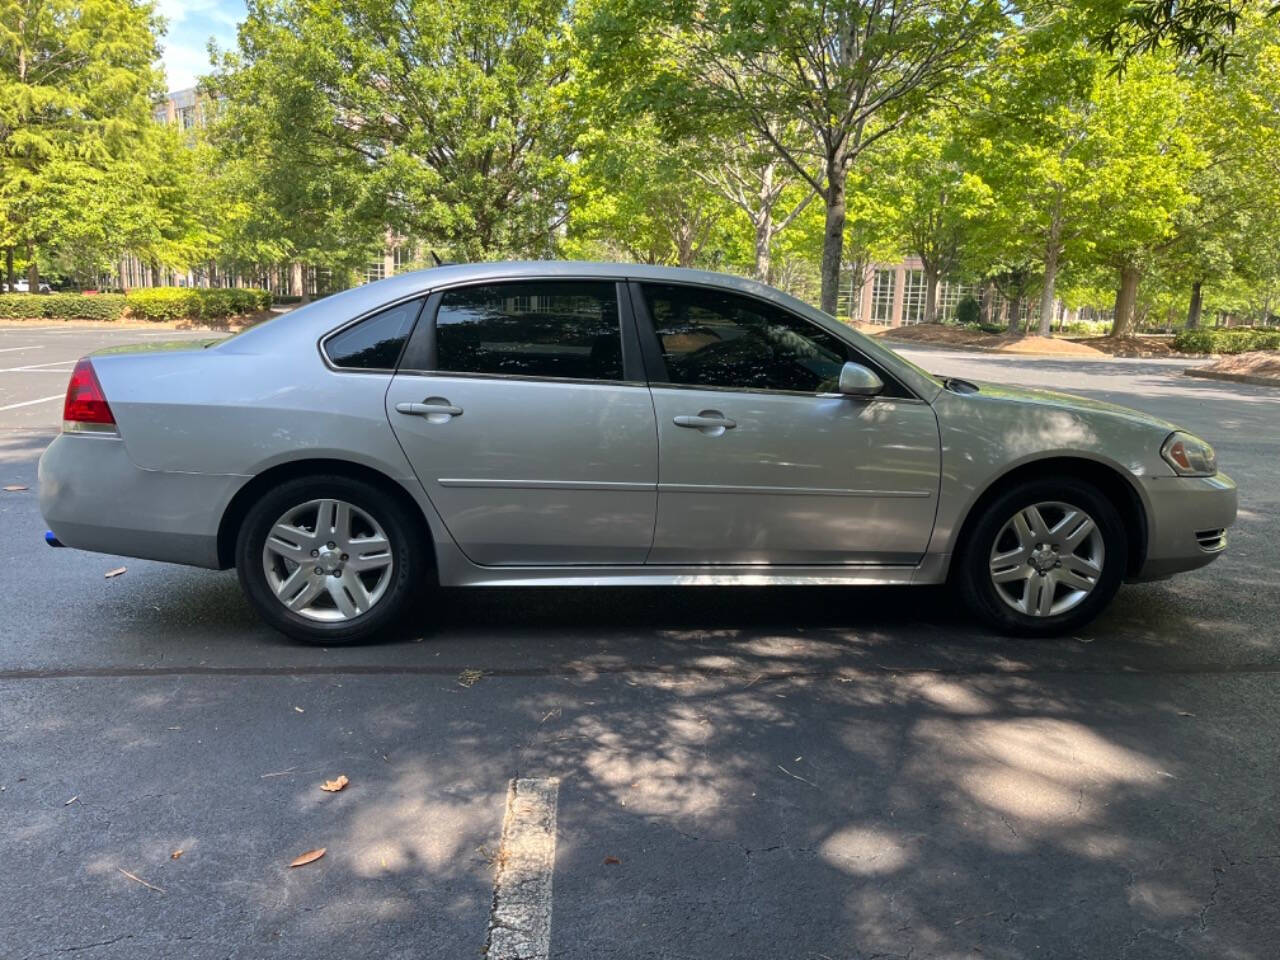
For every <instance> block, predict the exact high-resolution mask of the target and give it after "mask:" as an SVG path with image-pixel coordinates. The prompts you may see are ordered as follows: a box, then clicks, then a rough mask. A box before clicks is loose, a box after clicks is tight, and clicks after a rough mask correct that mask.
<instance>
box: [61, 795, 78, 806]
mask: <svg viewBox="0 0 1280 960" xmlns="http://www.w3.org/2000/svg"><path fill="white" fill-rule="evenodd" d="M79 799H80V794H78V793H77V794H76V795H75V796H74V797H72V798H71V799H70V800H68V801H67V802H66V803H64V804H63V806H64V807H69V806H71V805H72V804H73V803H75V802H76V801H77V800H79Z"/></svg>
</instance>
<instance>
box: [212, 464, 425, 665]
mask: <svg viewBox="0 0 1280 960" xmlns="http://www.w3.org/2000/svg"><path fill="white" fill-rule="evenodd" d="M425 556H426V550H425V547H424V545H423V543H422V537H421V535H420V533H419V528H418V527H417V525H415V523H414V522H413V518H412V516H411V515H410V514H409V512H408V511H407V510H406V508H405V507H404V506H403V505H402V504H401V503H400V502H399V501H398V500H397V499H396V498H395V497H392V496H388V495H387V493H386V492H385V491H383V490H380V489H379V488H378V487H376V486H373V485H372V484H369V483H365V482H363V481H361V480H356V479H353V478H350V477H343V476H318V477H302V478H298V479H294V480H289V481H286V482H285V483H283V484H281V485H280V486H278V487H275V488H273V489H271V490H270V491H268V492H267V493H266V494H265V495H264V496H263V497H262V498H261V499H260V500H258V502H257V503H255V504H254V505H253V506H252V507H251V508H250V509H249V512H248V513H247V515H246V516H245V519H244V522H243V524H241V527H240V532H239V536H238V538H237V540H236V572H237V573H238V574H239V577H240V584H241V586H242V587H243V588H244V591H245V593H246V595H247V596H248V597H249V600H250V601H251V602H252V603H253V605H254V607H256V608H257V610H258V612H259V613H260V614H261V615H262V618H263V619H264V620H266V621H267V622H268V623H269V624H271V625H272V626H273V627H275V628H276V629H277V630H280V631H281V632H282V633H285V634H288V635H289V636H291V637H294V638H295V639H298V640H302V641H305V642H307V643H317V644H339V643H356V642H359V641H362V640H369V639H373V638H374V637H375V636H377V635H378V634H379V633H380V632H382V631H384V630H386V629H387V628H388V627H390V626H391V625H392V624H393V623H394V622H395V621H396V620H397V619H398V618H399V617H400V616H401V615H402V614H403V613H404V611H405V609H406V608H407V606H408V604H409V603H410V601H411V600H412V598H413V596H414V594H415V591H416V588H417V587H419V586H421V584H422V583H423V582H424V580H425V578H426V573H427V571H426V563H425V559H424V558H425Z"/></svg>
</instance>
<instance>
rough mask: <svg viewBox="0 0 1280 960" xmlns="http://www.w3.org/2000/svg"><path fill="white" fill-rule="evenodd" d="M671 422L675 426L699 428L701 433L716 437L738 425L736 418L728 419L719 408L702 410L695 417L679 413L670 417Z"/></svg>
mask: <svg viewBox="0 0 1280 960" xmlns="http://www.w3.org/2000/svg"><path fill="white" fill-rule="evenodd" d="M671 422H672V423H674V424H675V425H676V426H677V427H688V428H690V429H692V430H700V431H701V432H702V433H705V434H707V435H708V436H712V437H718V436H720V434H722V433H724V432H725V431H726V430H732V429H733V428H734V427H736V426H737V425H738V422H737V421H736V420H730V419H729V418H728V417H726V416H725V415H724V414H723V413H721V412H720V411H719V410H703V411H702V412H701V413H699V414H698V415H697V416H696V417H695V416H690V415H688V414H681V415H680V416H678V417H672V418H671Z"/></svg>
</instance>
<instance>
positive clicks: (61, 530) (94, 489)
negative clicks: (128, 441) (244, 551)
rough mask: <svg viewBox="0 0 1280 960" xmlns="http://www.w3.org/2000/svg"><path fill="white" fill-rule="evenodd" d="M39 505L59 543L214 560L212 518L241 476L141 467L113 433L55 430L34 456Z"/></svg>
mask: <svg viewBox="0 0 1280 960" xmlns="http://www.w3.org/2000/svg"><path fill="white" fill-rule="evenodd" d="M38 476H39V489H40V512H41V513H42V514H44V519H45V523H47V524H48V525H49V529H50V530H52V531H53V534H54V536H55V537H57V539H58V540H59V541H61V542H62V544H63V545H65V546H68V547H76V548H78V549H81V550H94V551H97V552H99V553H113V554H120V555H122V556H127V557H142V558H145V559H148V560H165V561H168V562H170V563H186V564H192V565H195V566H199V567H212V568H215V569H216V568H217V567H218V524H219V523H220V521H221V518H222V511H223V509H224V507H225V506H226V504H227V503H228V502H229V501H230V499H231V497H232V495H233V494H234V493H235V491H236V490H237V489H238V488H239V486H240V485H241V484H242V483H244V482H245V479H246V478H244V477H235V476H214V475H209V474H200V473H174V472H169V471H162V470H143V469H141V468H140V467H138V466H137V465H136V464H135V463H134V462H133V461H132V460H130V459H129V454H128V452H127V450H126V449H125V444H124V441H122V440H121V439H120V438H119V437H116V436H96V435H93V434H66V433H64V434H60V435H59V436H58V437H57V438H56V439H55V440H54V441H53V443H51V444H50V445H49V447H48V449H46V450H45V452H44V453H43V454H42V455H41V457H40V466H39V471H38Z"/></svg>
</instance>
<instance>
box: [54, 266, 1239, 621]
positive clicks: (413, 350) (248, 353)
mask: <svg viewBox="0 0 1280 960" xmlns="http://www.w3.org/2000/svg"><path fill="white" fill-rule="evenodd" d="M40 506H41V509H42V511H43V512H44V516H45V519H46V521H47V522H48V524H49V527H50V528H51V532H50V534H49V535H48V539H49V540H50V541H51V542H52V543H55V544H65V545H67V546H71V547H78V548H80V549H84V550H98V551H103V552H108V553H114V554H126V555H129V556H136V557H147V558H151V559H156V560H166V561H172V562H175V563H186V564H194V565H197V566H203V567H209V568H213V569H224V568H227V567H231V566H234V567H235V568H236V570H237V571H238V573H239V577H240V582H241V584H242V585H243V587H244V590H245V592H246V593H247V595H248V596H249V598H250V600H251V601H252V602H253V604H254V606H255V607H256V608H257V609H258V611H259V612H260V613H261V615H262V616H263V618H264V619H265V620H266V621H267V622H269V623H270V624H272V625H273V626H275V627H277V628H278V629H280V630H282V631H284V632H285V633H287V634H289V635H291V636H293V637H296V638H299V639H302V640H306V641H310V642H317V643H333V642H349V641H354V640H360V639H367V638H371V637H374V636H377V635H378V634H379V633H380V632H382V631H384V630H385V629H386V628H387V627H388V626H389V625H390V624H391V623H392V622H393V621H394V620H395V619H396V618H397V617H398V616H399V615H400V614H401V613H402V612H403V611H404V610H405V608H406V606H407V605H408V604H410V603H411V602H412V601H413V600H414V599H415V597H416V596H418V595H419V594H420V593H421V591H422V589H423V586H424V585H425V584H427V583H430V582H438V583H440V584H443V585H447V586H476V587H481V586H497V585H528V586H562V585H592V584H599V585H624V584H651V585H652V584H661V585H695V584H752V585H756V584H831V585H861V584H940V583H944V582H951V583H953V584H954V585H955V587H956V588H957V589H958V590H959V591H960V593H961V595H962V596H963V597H964V598H965V600H966V602H967V603H968V605H969V606H970V608H971V609H972V610H973V612H974V613H975V614H976V615H977V616H978V617H980V618H981V619H982V620H984V621H986V622H987V623H988V624H990V625H992V626H994V627H995V628H996V629H998V630H1000V631H1003V632H1006V633H1010V634H1019V635H1045V634H1053V633H1059V632H1063V631H1069V630H1074V629H1076V628H1078V627H1079V626H1080V625H1082V624H1083V623H1085V622H1086V621H1088V620H1090V619H1091V618H1093V617H1094V616H1095V615H1097V614H1098V612H1099V611H1100V610H1102V608H1103V607H1104V606H1105V605H1106V604H1107V603H1108V602H1109V601H1110V600H1111V598H1112V597H1113V596H1114V595H1115V593H1116V591H1117V589H1118V588H1119V587H1120V584H1121V582H1122V581H1124V580H1148V579H1155V578H1161V577H1166V576H1168V575H1170V574H1173V573H1177V572H1180V571H1185V570H1192V569H1194V568H1196V567H1200V566H1203V565H1205V564H1207V563H1209V562H1210V561H1212V560H1213V559H1214V558H1215V557H1216V556H1217V555H1218V554H1219V553H1221V552H1222V550H1223V549H1224V548H1225V546H1226V529H1227V527H1228V526H1230V525H1231V523H1232V521H1233V520H1234V519H1235V515H1236V489H1235V485H1234V484H1233V483H1232V481H1231V480H1230V478H1228V477H1227V476H1226V475H1224V474H1222V473H1220V472H1219V471H1218V467H1217V463H1216V461H1215V458H1214V453H1213V450H1212V449H1211V448H1210V447H1209V445H1208V444H1207V443H1205V442H1204V441H1203V440H1201V439H1199V438H1197V437H1194V436H1192V435H1190V434H1187V433H1185V432H1183V431H1180V430H1179V429H1178V428H1177V427H1175V426H1174V425H1172V424H1169V423H1165V422H1164V421H1162V420H1158V419H1156V418H1153V417H1150V416H1147V415H1145V414H1142V413H1138V412H1135V411H1133V410H1127V409H1124V408H1121V407H1115V406H1109V405H1106V404H1102V403H1096V402H1092V401H1089V400H1083V399H1080V398H1075V397H1068V396H1064V395H1060V394H1053V393H1047V392H1040V391H1029V390H1015V389H1010V388H1008V387H1001V386H996V385H991V384H974V383H968V382H964V381H959V380H939V379H936V378H935V377H933V376H931V375H929V374H928V373H925V372H924V371H922V370H920V369H919V368H918V367H916V366H914V365H912V364H911V363H909V362H907V361H906V360H904V359H902V358H901V357H899V356H897V355H896V354H894V353H893V352H892V351H890V350H887V349H885V348H884V347H882V346H880V345H879V344H877V343H875V342H874V341H872V340H869V339H867V338H865V337H862V336H860V335H859V334H857V333H855V332H854V331H852V330H850V329H849V328H848V327H846V326H844V325H843V324H841V323H839V322H837V321H835V320H833V319H832V318H831V317H829V316H827V315H826V314H823V313H821V312H819V311H817V310H815V309H813V308H812V307H810V306H808V305H806V304H804V303H802V302H800V301H798V300H795V299H793V298H791V297H788V296H786V295H785V294H782V293H780V292H778V291H776V290H773V289H770V288H768V287H765V286H762V285H760V284H757V283H753V282H750V281H747V280H742V279H739V278H736V277H729V276H722V275H718V274H711V273H701V272H694V271H686V270H675V269H667V268H658V267H641V266H624V265H618V264H585V263H492V264H473V265H458V266H447V267H441V268H436V269H433V270H426V271H421V272H417V273H408V274H404V275H401V276H397V277H394V278H392V279H388V280H384V281H381V282H379V283H374V284H370V285H368V286H363V287H359V288H357V289H354V290H349V291H347V292H345V293H341V294H338V295H336V296H332V297H329V298H327V299H325V300H322V301H319V302H317V303H314V304H312V305H310V306H307V307H304V308H301V309H299V310H296V311H294V312H292V313H290V314H287V315H285V316H282V317H279V318H277V319H274V320H272V321H270V322H268V323H264V324H262V325H260V326H256V327H253V328H252V329H249V330H247V331H246V332H244V333H241V334H239V335H238V336H235V337H231V338H229V339H226V340H223V341H221V342H218V343H215V344H211V345H207V346H206V347H205V348H203V349H200V348H192V346H191V344H189V343H188V344H184V345H182V349H175V350H172V351H164V350H155V349H150V350H146V351H142V350H139V351H135V352H128V351H124V352H111V353H107V354H99V355H95V356H93V357H91V358H87V359H85V360H82V361H81V362H80V363H79V364H78V366H77V368H76V370H75V373H74V374H73V375H72V381H71V384H70V386H69V388H68V392H67V400H66V409H65V419H64V423H63V430H62V433H61V435H60V436H59V437H58V438H57V439H55V440H54V442H53V443H52V444H51V445H50V447H49V448H48V450H46V451H45V453H44V456H43V457H42V458H41V461H40Z"/></svg>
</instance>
